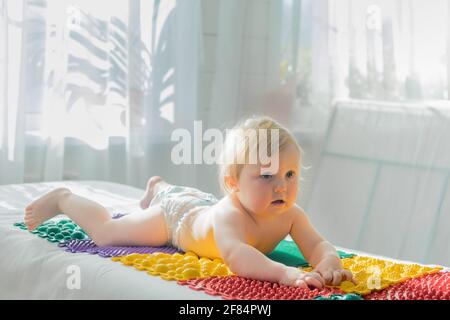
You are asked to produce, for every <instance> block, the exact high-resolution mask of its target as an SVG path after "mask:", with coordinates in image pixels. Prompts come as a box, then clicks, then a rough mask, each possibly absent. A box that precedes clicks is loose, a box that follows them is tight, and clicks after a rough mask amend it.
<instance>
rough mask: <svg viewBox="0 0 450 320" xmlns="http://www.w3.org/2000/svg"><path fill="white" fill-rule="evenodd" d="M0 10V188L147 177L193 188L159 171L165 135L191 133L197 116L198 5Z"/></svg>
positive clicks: (65, 2) (39, 0)
mask: <svg viewBox="0 0 450 320" xmlns="http://www.w3.org/2000/svg"><path fill="white" fill-rule="evenodd" d="M22 3H23V5H24V6H23V8H22V6H21V4H22ZM1 4H2V13H3V15H2V26H4V27H5V28H3V27H2V45H1V48H2V55H1V56H0V57H1V58H2V60H1V66H2V68H3V69H5V67H6V66H7V69H5V72H4V73H3V72H2V74H5V75H6V78H4V79H2V87H1V90H2V91H1V92H2V96H1V99H2V109H1V112H2V114H1V120H2V130H1V132H0V133H1V137H2V140H1V141H2V148H1V155H2V163H1V164H2V165H1V167H2V170H3V171H2V173H3V174H2V175H1V176H0V183H7V182H11V183H12V182H17V183H19V182H33V181H42V180H61V179H102V180H110V181H117V182H122V183H128V184H131V185H135V186H140V187H143V186H144V185H145V183H146V180H147V179H148V177H149V176H150V175H153V174H159V175H164V174H166V175H168V178H169V179H170V178H174V177H176V178H178V179H180V182H181V183H186V184H187V183H188V181H190V183H195V175H194V174H193V173H192V172H190V171H187V170H184V169H185V168H182V167H180V166H178V167H176V166H175V165H173V166H170V165H169V166H165V167H162V166H160V165H159V164H160V163H167V159H170V133H171V130H172V129H173V128H176V127H187V128H189V127H190V126H192V123H193V120H194V118H195V116H196V112H197V100H196V99H197V98H196V92H197V78H198V62H197V61H198V56H199V52H198V51H199V33H200V31H199V28H200V26H201V19H200V8H199V1H198V0H193V1H189V3H186V2H177V1H175V0H174V1H159V0H152V1H143V0H142V1H141V0H129V1H120V2H114V3H111V2H109V1H87V0H61V1H44V0H27V1H10V0H8V1H6V0H2V1H1ZM22 13H23V15H24V18H23V21H21V20H20V19H21V15H22ZM16 20H17V21H16ZM13 33H18V34H13ZM21 36H22V37H24V39H26V41H25V40H24V41H20V37H21ZM12 37H14V38H12ZM11 39H14V41H12V40H11ZM17 39H19V40H17ZM3 44H5V45H3ZM3 48H4V49H3ZM23 56H27V59H26V60H24V59H23V58H21V57H23ZM186 61H189V63H186ZM3 101H5V104H3ZM14 139H15V142H14V143H12V141H14ZM17 139H19V140H18V142H17ZM22 140H23V141H22ZM8 156H9V158H10V160H9V162H8V160H7V157H8ZM11 156H14V159H13V161H11ZM8 165H9V168H11V166H19V167H18V168H17V170H15V171H12V170H10V169H8V167H7V166H8ZM161 167H162V168H161Z"/></svg>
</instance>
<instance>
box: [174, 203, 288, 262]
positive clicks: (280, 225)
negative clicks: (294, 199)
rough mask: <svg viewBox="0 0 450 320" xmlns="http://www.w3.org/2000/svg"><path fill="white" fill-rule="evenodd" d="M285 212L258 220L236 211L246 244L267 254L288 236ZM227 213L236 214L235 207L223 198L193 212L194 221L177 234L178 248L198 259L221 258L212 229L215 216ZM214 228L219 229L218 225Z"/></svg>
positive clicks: (286, 214)
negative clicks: (195, 254) (240, 216)
mask: <svg viewBox="0 0 450 320" xmlns="http://www.w3.org/2000/svg"><path fill="white" fill-rule="evenodd" d="M288 211H289V210H288ZM288 211H287V212H286V213H284V214H281V215H276V216H272V217H266V218H264V219H258V220H257V221H256V220H255V219H253V218H252V217H250V216H249V215H248V213H245V212H241V211H239V213H238V214H242V219H239V220H240V222H239V223H241V224H242V223H243V224H244V225H243V226H241V227H243V229H244V230H245V237H246V243H247V244H249V245H251V246H253V247H255V248H256V249H258V250H259V251H261V252H263V253H265V254H267V253H270V252H271V251H272V250H273V249H275V247H276V245H277V244H278V243H279V242H280V241H281V240H283V239H284V238H285V237H286V236H287V235H288V234H289V231H290V228H291V225H292V218H291V217H292V214H291V213H290V212H288ZM228 212H229V213H230V214H236V208H235V207H234V206H233V205H232V203H231V202H230V201H228V199H227V198H226V197H225V198H223V199H222V200H220V201H219V202H218V203H216V204H215V205H213V206H210V207H199V208H195V209H193V211H192V212H190V214H193V216H194V218H193V219H192V222H191V223H190V226H189V228H184V229H183V230H181V233H180V246H181V248H182V249H183V250H185V251H193V252H195V253H197V254H198V255H200V256H205V257H210V258H221V254H220V251H219V249H218V247H217V244H216V241H215V238H214V228H215V227H214V226H215V225H216V224H215V221H216V219H217V215H218V214H227V213H228ZM216 228H220V225H218V226H216Z"/></svg>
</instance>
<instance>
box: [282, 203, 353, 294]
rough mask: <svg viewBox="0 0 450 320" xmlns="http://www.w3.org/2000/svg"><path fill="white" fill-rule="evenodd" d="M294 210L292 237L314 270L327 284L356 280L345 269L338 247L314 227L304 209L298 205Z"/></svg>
mask: <svg viewBox="0 0 450 320" xmlns="http://www.w3.org/2000/svg"><path fill="white" fill-rule="evenodd" d="M293 210H295V216H294V222H293V224H292V227H291V232H290V234H291V237H292V239H294V241H295V243H296V244H297V246H298V247H299V248H300V251H301V252H302V253H303V255H304V256H305V258H306V260H307V261H308V262H309V263H310V264H311V266H312V267H313V268H314V271H316V272H318V273H320V274H321V275H322V277H323V278H324V280H325V283H326V284H331V285H339V284H340V283H341V282H342V281H344V280H350V281H353V282H355V281H354V279H353V275H352V273H351V272H350V271H348V270H344V269H343V267H342V263H341V259H340V258H339V255H338V254H337V252H336V249H335V248H334V247H333V246H332V245H331V243H329V242H328V241H326V240H325V239H323V238H322V237H321V236H320V234H319V233H318V232H317V231H316V230H315V229H314V227H313V226H312V225H311V223H310V221H309V219H308V217H307V216H306V214H305V213H304V212H303V210H302V209H301V208H300V207H298V206H297V205H295V206H294V207H293Z"/></svg>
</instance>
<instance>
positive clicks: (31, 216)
mask: <svg viewBox="0 0 450 320" xmlns="http://www.w3.org/2000/svg"><path fill="white" fill-rule="evenodd" d="M68 193H70V190H69V189H66V188H58V189H55V190H53V191H50V192H48V193H46V194H44V195H43V196H42V197H40V198H39V199H37V200H35V201H33V202H32V203H31V204H29V205H28V206H27V207H26V208H25V218H24V220H25V225H26V226H27V228H28V230H30V231H31V230H33V229H34V228H36V227H37V226H39V225H40V224H42V223H43V222H45V221H47V220H48V219H51V218H53V217H54V216H56V215H57V214H59V211H60V209H59V200H60V198H61V196H62V195H66V194H68Z"/></svg>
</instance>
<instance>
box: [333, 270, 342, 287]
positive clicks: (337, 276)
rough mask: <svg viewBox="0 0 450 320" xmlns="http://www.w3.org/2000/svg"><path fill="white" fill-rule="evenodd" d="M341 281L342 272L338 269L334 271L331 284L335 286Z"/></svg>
mask: <svg viewBox="0 0 450 320" xmlns="http://www.w3.org/2000/svg"><path fill="white" fill-rule="evenodd" d="M341 282H342V275H341V272H340V271H338V270H336V271H333V281H332V282H331V284H332V285H333V286H338V285H339V284H340V283H341Z"/></svg>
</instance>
